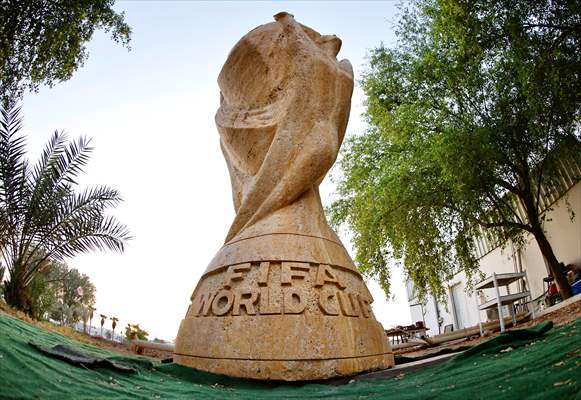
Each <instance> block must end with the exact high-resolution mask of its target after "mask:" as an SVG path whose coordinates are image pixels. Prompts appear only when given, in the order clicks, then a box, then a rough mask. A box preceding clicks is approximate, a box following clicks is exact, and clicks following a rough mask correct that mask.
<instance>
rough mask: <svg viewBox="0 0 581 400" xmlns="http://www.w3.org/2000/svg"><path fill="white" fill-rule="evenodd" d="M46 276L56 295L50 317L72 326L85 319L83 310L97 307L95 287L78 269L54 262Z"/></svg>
mask: <svg viewBox="0 0 581 400" xmlns="http://www.w3.org/2000/svg"><path fill="white" fill-rule="evenodd" d="M40 275H43V276H46V279H47V280H48V282H50V286H51V288H52V289H53V290H54V292H55V293H56V300H57V302H56V304H55V306H53V308H52V309H51V310H50V311H51V312H50V317H51V318H52V319H55V320H57V321H61V322H62V323H63V324H67V325H71V324H74V323H76V322H79V321H80V320H81V319H82V317H83V310H84V309H88V307H92V306H94V305H95V292H96V289H95V285H93V283H92V282H91V281H90V279H89V277H88V276H87V275H85V274H81V273H80V272H79V271H78V270H77V269H76V268H71V269H69V267H68V266H67V265H66V264H65V263H59V262H52V263H50V268H49V269H48V270H47V271H42V272H41V273H40Z"/></svg>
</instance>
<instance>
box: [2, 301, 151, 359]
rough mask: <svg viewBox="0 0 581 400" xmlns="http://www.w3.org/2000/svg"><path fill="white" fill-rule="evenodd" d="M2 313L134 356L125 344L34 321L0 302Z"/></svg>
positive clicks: (45, 322) (83, 341) (65, 327)
mask: <svg viewBox="0 0 581 400" xmlns="http://www.w3.org/2000/svg"><path fill="white" fill-rule="evenodd" d="M0 313H5V314H9V315H12V316H13V317H16V318H18V319H21V320H23V321H26V322H28V323H31V324H33V325H35V326H38V327H40V328H43V329H46V330H49V331H52V332H56V333H60V334H61V335H65V336H68V337H70V338H72V339H75V340H78V341H79V342H82V343H86V344H90V345H93V346H98V347H101V348H104V349H108V350H112V351H116V352H118V353H123V354H134V353H132V352H131V351H130V350H129V349H128V348H127V346H126V345H125V344H121V343H117V342H113V341H111V340H107V339H104V338H100V337H96V336H89V335H88V334H86V333H83V332H78V331H76V330H74V329H72V328H69V327H67V326H60V325H56V324H53V323H52V322H48V321H37V320H34V319H32V318H30V317H29V316H28V315H26V314H24V313H23V312H21V311H18V310H15V309H13V308H12V307H10V306H9V305H8V304H6V303H5V302H4V301H2V300H0ZM148 355H149V354H148Z"/></svg>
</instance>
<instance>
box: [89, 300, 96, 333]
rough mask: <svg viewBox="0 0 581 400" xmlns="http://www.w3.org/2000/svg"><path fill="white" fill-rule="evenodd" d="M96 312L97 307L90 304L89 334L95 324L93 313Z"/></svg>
mask: <svg viewBox="0 0 581 400" xmlns="http://www.w3.org/2000/svg"><path fill="white" fill-rule="evenodd" d="M94 312H95V307H93V306H89V335H91V327H92V326H93V313H94Z"/></svg>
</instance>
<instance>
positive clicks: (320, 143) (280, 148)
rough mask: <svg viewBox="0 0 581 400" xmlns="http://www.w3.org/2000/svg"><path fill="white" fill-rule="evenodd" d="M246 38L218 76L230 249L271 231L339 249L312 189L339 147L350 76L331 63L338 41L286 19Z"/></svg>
mask: <svg viewBox="0 0 581 400" xmlns="http://www.w3.org/2000/svg"><path fill="white" fill-rule="evenodd" d="M275 20H276V22H272V23H269V24H265V25H261V26H259V27H257V28H256V29H254V30H252V31H251V32H249V33H248V34H247V35H245V36H244V37H243V38H242V39H241V40H240V41H239V42H238V43H237V44H236V45H235V46H234V48H233V49H232V51H231V52H230V54H229V56H228V59H227V61H226V63H225V64H224V67H223V68H222V71H221V73H220V75H219V78H218V83H219V86H220V90H221V96H220V108H219V110H218V112H217V113H216V125H217V127H218V131H219V132H220V142H221V146H222V151H223V153H224V157H225V158H226V162H227V164H228V169H229V172H230V178H231V182H232V194H233V200H234V208H235V210H236V217H235V219H234V222H233V223H232V226H231V227H230V231H229V232H228V235H227V237H226V243H232V242H235V241H237V240H241V239H245V238H249V237H256V236H260V235H264V234H270V233H290V234H300V235H306V236H314V237H320V238H323V239H327V240H331V241H334V242H337V243H340V242H339V240H338V239H337V236H336V235H335V233H334V232H333V231H332V230H331V229H330V228H329V226H328V224H327V222H326V220H325V216H324V214H323V210H322V206H321V200H320V196H319V192H318V186H319V185H320V183H321V181H322V180H323V178H324V176H325V174H326V173H327V172H328V170H329V169H330V168H331V166H332V165H333V163H334V162H335V159H336V157H337V153H338V151H339V146H340V145H341V142H342V141H343V136H344V134H345V129H346V126H347V120H348V117H349V108H350V103H351V94H352V92H353V69H352V68H351V64H350V63H349V61H347V60H342V61H340V62H338V61H337V59H336V56H337V53H338V52H339V49H340V48H341V40H340V39H339V38H337V37H336V36H323V35H320V34H319V33H317V32H315V31H314V30H313V29H311V28H308V27H306V26H304V25H302V24H300V23H298V22H296V21H295V20H294V18H293V16H292V15H291V14H288V13H284V12H283V13H279V14H277V15H275Z"/></svg>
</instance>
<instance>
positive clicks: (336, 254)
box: [174, 13, 393, 380]
mask: <svg viewBox="0 0 581 400" xmlns="http://www.w3.org/2000/svg"><path fill="white" fill-rule="evenodd" d="M274 18H275V20H276V22H272V23H269V24H266V25H261V26H259V27H258V28H256V29H254V30H252V31H251V32H249V33H248V34H247V35H245V36H244V37H243V38H242V39H241V40H240V41H239V42H238V43H237V44H236V45H235V46H234V48H233V49H232V51H231V52H230V54H229V56H228V59H227V60H226V63H225V64H224V67H223V68H222V71H221V72H220V75H219V77H218V83H219V86H220V90H221V96H220V108H219V110H218V112H217V113H216V125H217V127H218V131H219V133H220V143H221V146H222V151H223V153H224V157H225V159H226V163H227V165H228V170H229V172H230V178H231V182H232V196H233V201H234V208H235V210H236V217H235V219H234V222H233V223H232V226H231V227H230V231H229V232H228V235H227V237H226V242H225V244H224V246H223V247H222V248H221V249H220V250H219V251H218V253H217V254H216V256H215V257H214V259H213V260H212V261H211V262H210V264H209V265H208V267H207V269H206V271H205V273H204V275H203V276H202V278H201V279H200V281H199V282H198V285H197V286H196V289H195V290H194V293H193V294H192V297H191V301H192V302H191V305H190V307H189V308H188V311H187V313H186V316H185V318H184V319H183V321H182V323H181V325H180V329H179V333H178V336H177V339H176V349H175V355H174V360H175V361H176V362H177V363H179V364H183V365H187V366H191V367H194V368H197V369H201V370H205V371H210V372H215V373H220V374H225V375H230V376H237V377H245V378H254V379H275V380H312V379H324V378H329V377H334V376H341V375H350V374H354V373H357V372H361V371H366V370H373V369H380V368H387V367H390V366H392V365H393V354H392V352H391V348H390V346H389V343H388V341H387V337H386V335H385V333H384V330H383V328H382V326H381V324H380V323H379V322H377V321H376V320H375V317H374V315H373V312H372V310H371V307H370V305H371V303H372V301H373V299H372V297H371V294H370V293H369V290H368V289H367V287H366V286H365V283H364V282H363V280H362V278H361V275H360V274H359V272H358V271H357V269H356V268H355V265H354V263H353V261H352V260H351V258H350V257H349V254H348V253H347V251H346V250H345V248H344V247H343V245H342V244H341V241H340V240H339V238H338V237H337V235H336V234H335V232H333V230H332V229H331V228H330V227H329V225H328V223H327V221H326V219H325V215H324V212H323V208H322V205H321V199H320V196H319V189H318V187H319V185H320V183H321V181H322V180H323V178H324V176H325V174H326V173H327V172H328V170H329V169H330V168H331V166H332V165H333V163H334V162H335V159H336V157H337V153H338V151H339V147H340V145H341V142H342V141H343V136H344V134H345V129H346V126H347V120H348V117H349V108H350V103H351V94H352V91H353V70H352V68H351V64H350V63H349V61H347V60H343V61H341V62H338V61H337V59H336V55H337V53H338V52H339V49H340V47H341V40H340V39H339V38H337V37H336V36H322V35H320V34H319V33H317V32H315V31H314V30H312V29H311V28H308V27H306V26H304V25H301V24H300V23H298V22H296V21H295V20H294V18H293V16H292V15H290V14H287V13H279V14H277V15H275V17H274Z"/></svg>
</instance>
